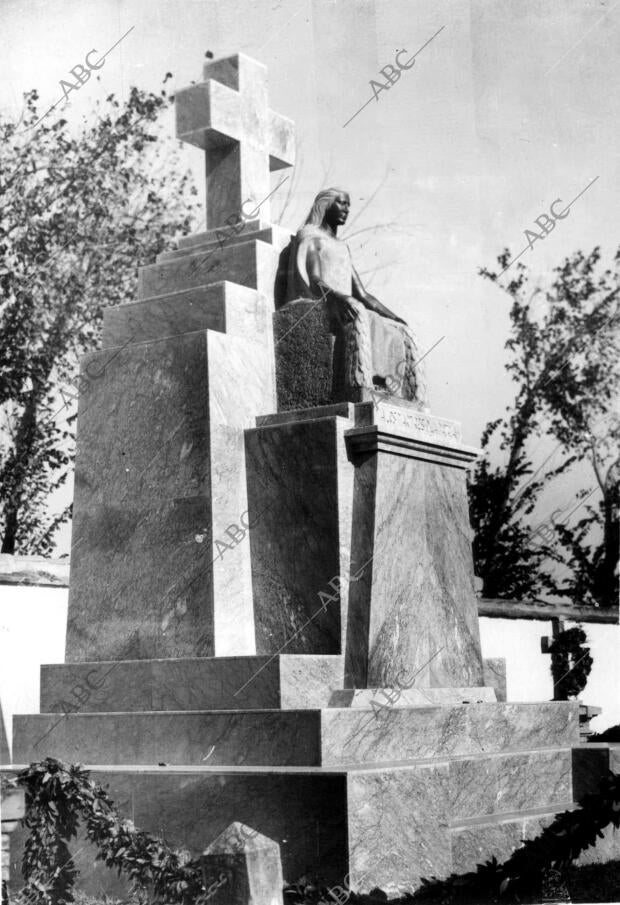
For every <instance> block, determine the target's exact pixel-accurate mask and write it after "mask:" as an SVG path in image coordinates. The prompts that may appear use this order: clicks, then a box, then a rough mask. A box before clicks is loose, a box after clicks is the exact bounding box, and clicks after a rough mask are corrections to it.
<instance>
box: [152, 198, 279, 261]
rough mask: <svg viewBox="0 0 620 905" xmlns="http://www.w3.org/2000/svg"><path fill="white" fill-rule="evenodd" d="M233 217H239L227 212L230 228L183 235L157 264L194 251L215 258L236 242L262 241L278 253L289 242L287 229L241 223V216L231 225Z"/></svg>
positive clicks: (255, 222) (237, 213) (262, 222)
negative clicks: (205, 253) (176, 245)
mask: <svg viewBox="0 0 620 905" xmlns="http://www.w3.org/2000/svg"><path fill="white" fill-rule="evenodd" d="M244 207H247V205H244ZM235 215H237V216H240V215H239V212H238V211H231V214H230V216H231V223H232V224H233V225H232V226H228V225H227V226H224V227H219V228H218V229H209V230H207V231H206V232H202V233H197V234H196V235H193V236H184V237H183V238H181V239H180V240H179V247H178V248H176V249H173V250H172V251H163V252H162V253H161V254H159V255H158V256H157V263H161V262H162V261H175V260H178V259H179V258H182V257H184V256H185V255H187V254H194V253H195V252H197V251H201V252H202V251H205V252H206V251H211V252H212V254H213V256H214V257H215V256H216V255H217V253H218V252H219V250H220V249H222V248H224V247H225V246H227V245H238V244H239V243H240V242H247V241H248V240H250V239H258V240H259V241H260V242H266V243H267V245H273V247H274V248H276V249H277V250H278V251H282V250H283V249H284V248H286V247H287V246H288V244H289V242H290V241H291V239H292V235H291V232H290V230H288V229H283V228H282V227H281V226H277V225H276V224H273V223H267V222H265V221H263V220H244V218H243V217H240V222H238V223H234V222H233V217H234V216H235Z"/></svg>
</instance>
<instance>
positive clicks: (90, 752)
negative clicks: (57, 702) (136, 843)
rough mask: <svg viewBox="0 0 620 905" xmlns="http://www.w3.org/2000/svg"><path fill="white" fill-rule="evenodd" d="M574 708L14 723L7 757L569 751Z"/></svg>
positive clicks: (197, 758) (271, 761) (167, 758)
mask: <svg viewBox="0 0 620 905" xmlns="http://www.w3.org/2000/svg"><path fill="white" fill-rule="evenodd" d="M577 708H578V705H577V704H574V703H572V702H570V703H569V702H566V703H565V702H562V703H549V704H503V703H497V704H464V705H458V706H446V707H427V708H421V707H416V708H392V709H390V710H382V711H380V712H378V713H377V712H373V711H372V710H352V709H341V708H329V709H324V710H310V709H307V710H299V709H297V710H237V711H230V710H221V711H184V712H177V711H159V712H150V713H144V712H137V711H136V712H132V713H129V712H126V713H75V712H74V713H66V714H62V713H60V714H56V713H52V714H46V713H43V714H37V715H31V716H16V717H15V718H14V743H13V744H14V747H13V757H14V759H15V760H23V761H27V762H30V761H32V760H37V759H40V758H41V757H42V756H47V755H51V756H54V757H59V758H60V759H62V760H65V761H73V760H79V761H80V762H83V761H91V762H93V761H95V760H98V761H100V762H103V763H110V764H152V763H159V762H164V763H167V764H201V763H203V762H204V760H205V758H206V757H208V758H209V762H210V763H212V764H218V765H223V766H230V765H265V766H267V765H272V766H287V765H289V766H292V765H299V766H301V765H304V766H320V765H322V766H333V767H339V766H346V765H355V764H373V763H374V764H381V763H398V762H401V763H402V762H405V763H406V762H408V761H411V760H414V759H419V758H437V757H439V758H447V757H450V756H456V755H478V754H489V753H495V752H501V751H520V750H529V749H532V748H537V749H538V748H557V747H568V746H570V745H571V744H576V742H577V737H578V709H577Z"/></svg>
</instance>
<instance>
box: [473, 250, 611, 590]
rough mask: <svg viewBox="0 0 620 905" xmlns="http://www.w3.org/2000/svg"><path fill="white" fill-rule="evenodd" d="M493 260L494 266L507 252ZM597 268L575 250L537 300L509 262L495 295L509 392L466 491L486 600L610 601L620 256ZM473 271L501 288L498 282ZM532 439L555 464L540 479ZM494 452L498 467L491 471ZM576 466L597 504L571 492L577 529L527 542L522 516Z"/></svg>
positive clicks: (555, 529)
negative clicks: (504, 328)
mask: <svg viewBox="0 0 620 905" xmlns="http://www.w3.org/2000/svg"><path fill="white" fill-rule="evenodd" d="M498 261H499V264H500V266H501V267H505V266H506V265H507V263H508V261H509V255H508V252H507V251H506V252H504V253H503V254H502V255H500V257H499V258H498ZM599 263H600V250H599V249H598V248H595V249H594V250H593V251H592V252H591V253H590V254H589V255H584V254H583V253H582V252H577V253H576V254H574V255H573V256H572V257H570V258H567V259H566V260H565V261H564V263H563V264H562V265H561V266H559V267H556V268H555V270H554V272H553V278H552V280H551V284H550V286H549V287H548V288H547V289H546V290H544V291H543V290H542V289H540V288H536V289H534V290H531V287H530V286H529V285H528V276H527V271H526V268H525V267H523V266H522V265H521V264H517V265H516V266H515V268H514V270H512V271H511V273H512V274H513V278H512V279H511V281H510V282H509V283H508V284H507V285H503V286H501V288H502V289H503V290H504V291H505V292H506V293H507V294H508V296H509V297H510V299H511V300H512V306H511V310H510V319H511V325H512V326H511V336H510V338H509V339H508V341H507V343H506V348H507V349H508V351H509V353H510V356H511V357H510V360H509V362H508V364H507V365H506V370H507V371H508V373H509V374H510V375H511V377H512V379H513V381H514V383H515V385H516V395H515V398H514V401H513V403H512V405H511V406H510V407H509V408H508V409H507V412H506V415H505V417H503V418H498V419H496V420H495V421H492V422H490V423H489V424H488V425H487V427H486V429H485V431H484V434H483V437H482V443H481V445H482V448H483V451H484V455H483V456H482V457H481V458H480V460H479V461H478V462H477V464H476V467H475V469H474V472H473V475H472V479H471V481H470V484H469V494H470V506H471V514H472V522H473V525H474V529H475V540H474V557H475V562H476V572H477V574H478V575H479V576H480V577H482V579H483V594H484V596H485V597H508V598H513V597H514V598H528V597H529V598H535V597H537V596H539V595H540V594H541V593H545V592H546V593H550V594H555V595H559V596H560V597H567V598H569V599H570V600H572V601H573V602H575V603H577V604H580V605H592V606H611V605H613V604H615V603H617V599H618V546H619V545H618V537H619V528H618V526H619V521H618V488H619V479H620V458H619V456H618V446H619V441H620V420H619V419H618V417H617V415H615V414H614V413H613V406H614V401H615V399H616V398H617V395H618V389H619V386H620V372H619V368H618V361H619V359H620V347H619V342H618V326H619V325H620V313H619V310H618V298H619V296H620V250H619V251H618V252H617V253H616V255H615V257H614V261H613V263H614V268H613V270H612V269H607V270H605V271H603V272H602V273H601V272H600V267H599ZM481 274H482V275H483V276H484V277H486V278H487V279H489V280H491V281H492V282H494V283H497V284H498V285H500V284H499V274H498V273H491V272H489V271H488V270H486V269H483V270H482V271H481ZM543 436H544V437H546V438H547V440H550V441H552V442H553V443H554V445H555V448H557V449H559V450H561V451H562V454H563V456H564V459H563V461H562V462H561V464H560V465H559V466H557V467H554V468H550V469H548V470H546V471H545V465H546V461H545V462H544V463H543V465H542V466H540V467H539V468H537V469H535V468H534V465H533V464H532V451H533V450H532V443H533V441H539V440H540V438H541V437H543ZM493 447H496V449H494V448H493ZM498 455H499V459H500V464H497V465H492V464H491V459H492V458H493V460H495V459H497V457H498ZM548 458H550V457H548ZM584 461H585V462H588V463H589V464H590V465H591V467H592V471H593V474H594V478H595V481H596V486H597V490H598V491H599V494H600V497H599V498H598V499H597V498H596V497H593V498H592V501H591V502H590V503H589V504H588V505H586V503H587V500H588V499H590V497H591V494H588V493H587V491H585V490H584V491H579V492H577V493H576V494H575V506H574V507H573V508H574V512H573V513H572V514H575V515H577V513H579V516H578V518H577V521H576V522H575V523H574V524H568V523H567V522H565V523H563V524H562V523H555V522H553V525H552V527H551V526H545V531H544V533H543V534H542V542H537V541H536V539H535V538H533V536H532V529H531V519H532V515H533V512H534V509H535V507H536V504H537V503H538V501H539V498H540V495H541V492H542V490H543V488H545V487H546V486H547V485H548V484H549V482H550V481H551V480H552V479H554V478H557V477H558V476H559V475H561V474H563V473H564V472H567V471H568V470H569V469H571V468H572V467H573V466H575V465H576V464H578V463H581V462H584ZM554 566H555V567H554Z"/></svg>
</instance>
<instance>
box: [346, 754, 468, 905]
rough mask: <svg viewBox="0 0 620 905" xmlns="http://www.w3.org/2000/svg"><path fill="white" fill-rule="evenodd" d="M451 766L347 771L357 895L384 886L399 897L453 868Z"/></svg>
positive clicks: (387, 892) (351, 854)
mask: <svg viewBox="0 0 620 905" xmlns="http://www.w3.org/2000/svg"><path fill="white" fill-rule="evenodd" d="M448 782H449V778H448V768H447V765H446V764H428V765H425V766H420V767H418V768H416V769H408V770H385V771H381V770H377V771H373V772H357V771H355V772H351V773H349V774H348V812H347V816H348V823H349V885H350V888H351V889H352V890H353V891H354V892H355V893H357V894H362V895H363V894H368V893H370V892H371V891H372V890H376V889H378V890H381V891H382V893H384V895H385V896H386V897H387V898H390V899H391V898H400V897H401V896H404V895H406V894H407V893H413V892H415V891H416V890H417V889H419V888H420V886H421V881H422V877H431V876H437V877H443V876H447V875H448V874H449V873H450V870H451V866H452V859H451V851H450V837H449V831H448V801H447V799H448Z"/></svg>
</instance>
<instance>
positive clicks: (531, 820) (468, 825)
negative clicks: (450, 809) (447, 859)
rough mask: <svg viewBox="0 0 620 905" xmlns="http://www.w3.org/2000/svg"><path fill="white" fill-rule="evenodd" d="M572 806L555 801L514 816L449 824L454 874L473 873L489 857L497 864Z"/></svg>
mask: <svg viewBox="0 0 620 905" xmlns="http://www.w3.org/2000/svg"><path fill="white" fill-rule="evenodd" d="M573 807H574V804H573V802H572V800H571V799H564V800H558V801H557V802H556V803H555V804H554V805H553V807H550V806H549V805H546V806H543V807H540V808H531V809H529V810H527V811H522V812H518V813H504V814H495V815H493V816H491V817H487V818H484V819H481V818H473V819H471V820H461V821H459V822H456V821H455V822H453V823H452V824H451V826H450V846H451V854H452V864H453V870H454V872H455V873H457V874H461V873H465V872H467V871H474V870H475V869H476V866H477V865H478V864H484V863H485V862H486V861H488V860H490V859H491V858H493V857H495V858H497V860H498V861H499V862H500V863H501V862H502V861H505V860H506V859H507V858H509V857H510V855H511V854H512V853H513V852H514V850H515V849H517V848H520V847H521V844H522V842H523V841H524V840H526V839H533V838H534V837H536V836H538V835H540V833H541V832H542V830H543V829H544V828H545V827H546V826H549V824H550V823H552V822H553V820H554V818H555V817H556V815H557V814H559V813H561V812H562V811H566V810H569V809H572V808H573Z"/></svg>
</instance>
